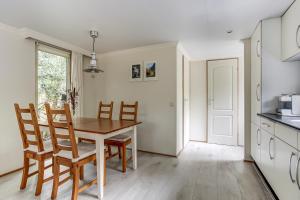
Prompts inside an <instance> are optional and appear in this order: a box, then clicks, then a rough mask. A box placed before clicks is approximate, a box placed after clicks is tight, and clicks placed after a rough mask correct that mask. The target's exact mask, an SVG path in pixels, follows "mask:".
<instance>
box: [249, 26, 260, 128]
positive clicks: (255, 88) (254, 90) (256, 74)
mask: <svg viewBox="0 0 300 200" xmlns="http://www.w3.org/2000/svg"><path fill="white" fill-rule="evenodd" d="M260 112H261V23H259V25H258V26H257V28H256V29H255V32H254V34H253V35H252V37H251V121H252V122H253V123H255V124H257V125H259V124H260V122H259V118H258V117H257V113H260Z"/></svg>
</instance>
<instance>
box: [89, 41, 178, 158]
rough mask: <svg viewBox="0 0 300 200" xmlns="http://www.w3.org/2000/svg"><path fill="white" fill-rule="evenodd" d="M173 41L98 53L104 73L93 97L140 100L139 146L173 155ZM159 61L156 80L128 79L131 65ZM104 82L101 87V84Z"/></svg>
mask: <svg viewBox="0 0 300 200" xmlns="http://www.w3.org/2000/svg"><path fill="white" fill-rule="evenodd" d="M176 46H177V45H176V44H174V43H171V44H162V45H154V46H148V47H141V48H135V49H129V50H123V51H118V52H111V53H108V54H104V55H98V62H99V63H100V65H101V66H102V67H103V68H104V71H105V72H104V76H97V77H95V79H96V91H97V94H96V101H100V100H106V101H111V100H112V101H114V102H115V106H114V118H118V116H119V105H120V101H122V100H124V101H126V102H134V101H139V112H138V119H139V120H140V121H142V122H143V123H142V124H141V125H140V126H139V127H138V149H140V150H144V151H151V152H157V153H162V154H168V155H176V153H177V152H176V139H177V136H176V134H177V133H176V64H177V63H176ZM151 60H155V61H157V62H158V80H157V81H143V82H131V81H130V80H129V72H130V70H129V69H130V66H131V65H132V64H136V63H142V62H143V61H151ZM103 86H104V87H103Z"/></svg>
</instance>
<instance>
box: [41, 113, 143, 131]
mask: <svg viewBox="0 0 300 200" xmlns="http://www.w3.org/2000/svg"><path fill="white" fill-rule="evenodd" d="M138 124H141V122H134V121H128V120H109V119H97V118H85V117H79V118H75V119H73V126H74V130H75V131H82V132H88V133H94V134H108V133H111V132H115V131H118V130H121V129H125V128H129V127H131V126H135V125H138ZM39 125H40V126H45V127H48V126H49V125H48V122H47V121H39Z"/></svg>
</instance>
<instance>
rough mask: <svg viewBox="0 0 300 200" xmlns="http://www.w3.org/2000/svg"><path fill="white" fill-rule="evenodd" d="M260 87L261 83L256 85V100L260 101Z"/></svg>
mask: <svg viewBox="0 0 300 200" xmlns="http://www.w3.org/2000/svg"><path fill="white" fill-rule="evenodd" d="M259 88H260V84H259V83H258V84H257V86H256V100H257V101H260V96H259V94H258V89H259Z"/></svg>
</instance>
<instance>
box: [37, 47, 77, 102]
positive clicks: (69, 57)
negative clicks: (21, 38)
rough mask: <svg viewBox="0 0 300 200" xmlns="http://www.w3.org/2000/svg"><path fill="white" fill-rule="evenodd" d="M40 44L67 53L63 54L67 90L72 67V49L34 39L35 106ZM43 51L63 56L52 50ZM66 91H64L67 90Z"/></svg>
mask: <svg viewBox="0 0 300 200" xmlns="http://www.w3.org/2000/svg"><path fill="white" fill-rule="evenodd" d="M40 45H42V46H44V47H47V48H49V49H50V48H51V49H54V50H57V51H61V52H65V53H66V54H68V55H69V56H68V57H67V56H64V57H66V58H67V77H66V79H67V84H66V90H67V91H68V90H69V89H70V88H71V74H72V71H71V70H72V67H71V61H72V51H70V50H67V49H63V48H60V47H57V46H54V45H51V44H48V43H44V42H40V41H36V42H35V106H36V107H38V101H39V97H38V93H39V92H38V52H39V51H43V50H41V49H40V47H39V46H40ZM43 52H47V53H51V54H54V55H58V56H63V55H60V54H55V53H53V52H49V51H46V50H45V51H43ZM67 91H66V92H67Z"/></svg>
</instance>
